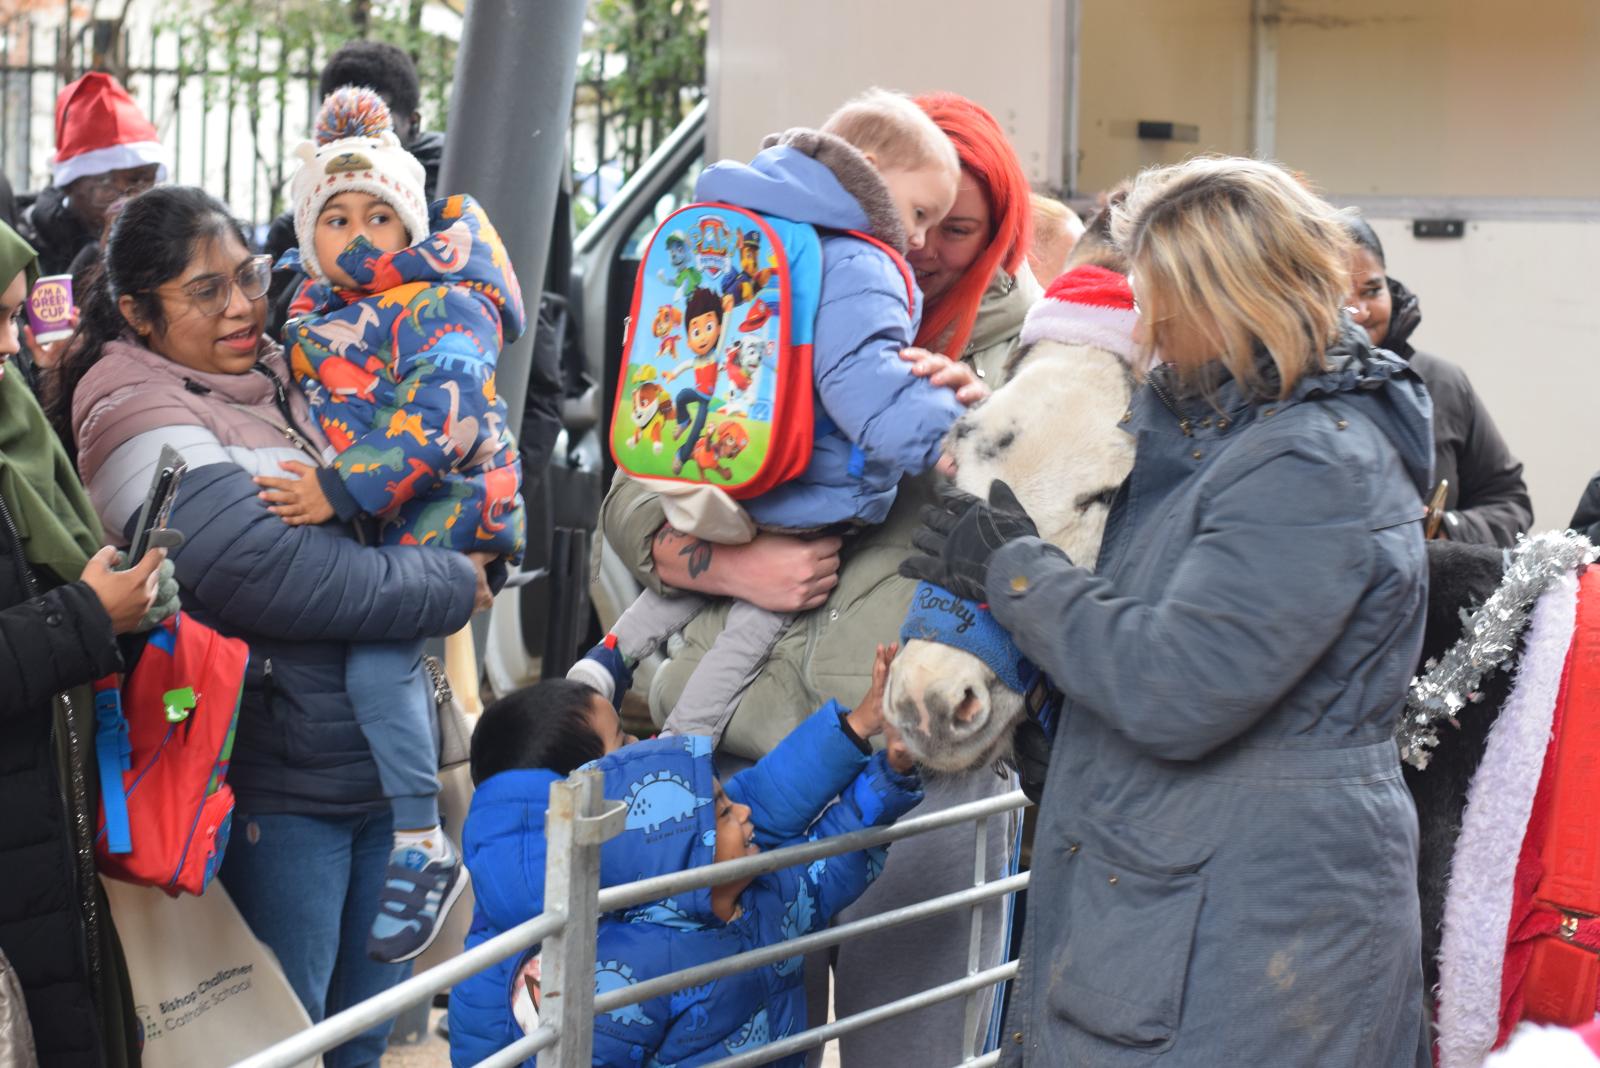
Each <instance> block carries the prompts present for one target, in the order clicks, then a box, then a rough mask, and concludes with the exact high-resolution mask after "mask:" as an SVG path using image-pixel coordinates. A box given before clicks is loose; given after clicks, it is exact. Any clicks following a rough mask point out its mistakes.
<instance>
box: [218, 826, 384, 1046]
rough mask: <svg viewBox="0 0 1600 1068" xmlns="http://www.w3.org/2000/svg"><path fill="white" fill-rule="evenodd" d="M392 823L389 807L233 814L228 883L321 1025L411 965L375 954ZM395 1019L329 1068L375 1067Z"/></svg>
mask: <svg viewBox="0 0 1600 1068" xmlns="http://www.w3.org/2000/svg"><path fill="white" fill-rule="evenodd" d="M393 837H394V828H393V826H392V825H391V823H390V819H389V814H388V813H387V812H376V813H363V814H355V815H350V816H300V815H293V814H289V813H270V814H265V815H257V816H252V815H247V814H244V813H242V812H239V811H235V813H234V817H233V834H232V837H231V838H230V839H229V841H228V851H227V853H226V854H224V856H223V860H222V872H221V878H222V884H223V885H224V886H226V887H227V888H228V894H229V896H231V897H232V898H233V902H234V904H235V905H237V906H238V907H239V911H240V912H241V913H243V914H244V919H245V922H246V923H248V924H249V925H250V930H251V931H252V932H254V933H255V936H256V937H257V938H259V939H261V941H262V942H265V943H266V945H267V947H268V948H269V949H271V950H272V952H273V953H275V954H276V955H277V957H278V963H279V964H281V965H282V966H283V973H284V975H285V976H286V977H287V978H288V980H289V985H290V986H291V987H293V988H294V992H295V994H296V995H297V996H298V997H299V998H300V1001H301V1003H302V1004H303V1005H305V1007H306V1012H307V1013H309V1014H310V1015H311V1019H312V1021H313V1022H316V1021H319V1020H321V1019H322V1018H323V1017H324V1016H331V1015H333V1014H334V1013H336V1012H339V1011H341V1010H343V1009H347V1008H349V1007H350V1006H352V1005H354V1004H356V1003H357V1002H359V1001H363V1000H365V999H367V998H369V997H372V996H373V995H374V994H377V993H380V992H382V991H384V990H387V989H389V988H390V987H391V986H393V985H394V984H396V983H398V982H400V981H401V980H403V979H405V978H406V977H407V976H408V975H410V974H411V965H410V964H409V963H407V964H379V963H378V962H376V961H374V960H372V959H371V958H369V957H368V956H367V932H368V931H369V930H370V929H371V927H372V920H373V917H374V916H376V915H377V912H378V892H379V891H380V890H382V889H383V875H384V869H385V868H386V867H387V865H388V863H389V850H390V848H391V847H392V844H393V842H392V839H393ZM393 1026H394V1024H393V1022H392V1021H391V1022H386V1023H383V1024H380V1025H378V1026H377V1027H374V1028H373V1029H372V1030H370V1031H367V1032H366V1033H364V1034H362V1035H359V1036H357V1037H356V1038H353V1039H351V1040H350V1041H349V1042H346V1043H345V1044H344V1045H342V1046H340V1047H339V1048H338V1049H335V1050H333V1051H332V1052H330V1053H328V1054H327V1055H326V1056H325V1057H324V1058H323V1064H324V1065H325V1066H326V1068H375V1066H376V1065H377V1064H378V1062H379V1060H380V1059H381V1058H382V1056H383V1050H384V1047H385V1046H387V1045H388V1041H389V1031H390V1029H391V1028H393Z"/></svg>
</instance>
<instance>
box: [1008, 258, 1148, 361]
mask: <svg viewBox="0 0 1600 1068" xmlns="http://www.w3.org/2000/svg"><path fill="white" fill-rule="evenodd" d="M1138 319H1139V316H1138V313H1137V312H1135V311H1134V310H1133V290H1132V289H1130V288H1129V287H1128V279H1127V278H1126V277H1125V276H1123V275H1120V274H1118V273H1117V272H1116V271H1108V270H1106V269H1105V268H1104V267H1096V266H1095V265H1093V264H1089V263H1086V264H1083V265H1082V266H1080V267H1074V268H1073V269H1072V270H1070V271H1068V272H1067V273H1066V274H1063V275H1061V276H1060V277H1059V278H1057V279H1056V280H1055V281H1054V282H1051V283H1050V288H1049V289H1047V290H1045V291H1044V299H1043V300H1041V301H1039V302H1038V303H1037V304H1035V305H1034V306H1033V307H1032V308H1030V309H1029V310H1028V317H1027V318H1026V319H1024V320H1023V322H1022V344H1024V345H1032V344H1033V343H1034V342H1036V341H1059V342H1061V343H1062V344H1063V345H1089V346H1092V347H1094V348H1097V349H1105V350H1106V351H1108V352H1113V353H1115V354H1116V355H1118V356H1120V357H1122V359H1123V360H1124V361H1126V362H1127V363H1129V364H1130V365H1131V364H1132V363H1133V362H1134V360H1135V358H1136V357H1137V355H1138V346H1137V345H1135V344H1134V343H1133V324H1134V323H1136V322H1138Z"/></svg>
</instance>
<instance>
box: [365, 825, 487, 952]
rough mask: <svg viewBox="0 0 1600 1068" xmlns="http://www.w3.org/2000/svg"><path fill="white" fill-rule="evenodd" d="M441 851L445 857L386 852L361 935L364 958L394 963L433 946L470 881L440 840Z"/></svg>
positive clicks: (405, 849) (452, 851)
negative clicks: (373, 908) (374, 908)
mask: <svg viewBox="0 0 1600 1068" xmlns="http://www.w3.org/2000/svg"><path fill="white" fill-rule="evenodd" d="M445 847H446V848H447V849H448V850H449V854H448V855H447V856H445V857H443V858H440V859H435V858H433V857H430V856H429V855H428V854H427V853H425V852H423V851H422V850H420V849H416V848H413V847H401V848H399V849H396V850H395V851H394V852H393V853H390V854H389V868H388V870H387V871H386V872H385V873H384V883H383V891H382V893H380V894H379V895H378V915H377V916H376V917H374V918H373V921H372V930H371V931H370V932H369V933H368V935H367V956H369V957H371V958H372V959H373V960H376V961H382V962H383V963H385V964H399V963H401V962H403V961H408V960H411V959H412V958H413V957H417V956H420V955H421V954H422V952H423V951H424V950H426V949H427V948H428V947H429V946H430V945H432V944H433V940H434V938H436V937H437V936H438V934H439V929H440V928H441V927H442V926H443V924H444V918H445V917H446V916H447V915H449V913H450V909H451V907H452V906H454V905H455V903H456V901H457V900H459V899H460V897H461V892H462V891H463V890H465V889H466V888H467V884H468V882H470V878H471V877H470V876H468V874H467V869H466V868H465V867H464V866H463V865H462V863H461V854H460V853H458V852H457V851H456V847H455V843H453V842H451V841H450V840H449V839H448V838H446V839H445Z"/></svg>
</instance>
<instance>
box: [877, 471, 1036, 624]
mask: <svg viewBox="0 0 1600 1068" xmlns="http://www.w3.org/2000/svg"><path fill="white" fill-rule="evenodd" d="M1038 533H1039V528H1038V527H1036V526H1035V525H1034V522H1033V520H1032V519H1030V518H1028V513H1027V511H1026V510H1025V509H1024V508H1023V507H1022V502H1021V501H1019V500H1017V495H1016V494H1015V493H1013V492H1012V490H1011V487H1010V486H1008V485H1006V484H1005V483H1004V482H1001V481H999V480H998V479H997V480H995V481H994V482H992V483H990V485H989V499H988V501H982V500H980V499H978V498H977V497H974V496H972V495H971V494H968V493H949V494H946V495H945V496H944V497H943V499H941V501H940V502H939V503H938V504H936V505H929V506H928V507H927V508H924V509H923V510H922V528H921V529H920V530H918V531H917V533H916V535H915V536H914V537H913V538H912V544H914V545H915V546H916V547H917V548H918V549H919V550H921V554H920V555H916V556H911V557H909V558H907V560H906V561H905V563H903V564H901V565H900V573H901V574H902V575H904V576H906V577H907V578H913V579H917V580H918V581H921V582H930V583H932V584H933V585H935V586H941V587H943V588H944V589H947V590H949V591H950V592H951V593H954V594H955V595H956V596H958V597H963V598H965V599H967V600H969V601H978V602H980V603H981V602H983V601H986V600H988V595H987V594H986V593H985V592H984V584H985V582H986V581H987V579H988V575H989V561H990V560H991V559H992V558H993V557H994V554H995V552H996V551H997V550H998V549H999V548H1000V547H1001V546H1002V545H1005V544H1006V543H1008V542H1011V541H1015V540H1016V539H1017V538H1028V537H1036V536H1038Z"/></svg>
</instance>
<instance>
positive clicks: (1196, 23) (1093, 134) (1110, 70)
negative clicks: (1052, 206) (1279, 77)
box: [1075, 0, 1250, 195]
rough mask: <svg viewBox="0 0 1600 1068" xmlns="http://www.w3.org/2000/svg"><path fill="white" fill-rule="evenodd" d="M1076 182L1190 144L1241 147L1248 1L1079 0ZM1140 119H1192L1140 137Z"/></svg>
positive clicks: (1172, 158) (1191, 147)
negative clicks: (1194, 134) (1168, 133)
mask: <svg viewBox="0 0 1600 1068" xmlns="http://www.w3.org/2000/svg"><path fill="white" fill-rule="evenodd" d="M1080 11H1081V15H1080V20H1081V27H1082V46H1081V49H1080V53H1079V55H1080V59H1079V64H1080V67H1079V74H1078V86H1079V94H1080V99H1081V100H1082V107H1081V109H1080V112H1079V119H1078V124H1079V127H1078V129H1079V132H1078V146H1079V150H1080V156H1079V160H1080V165H1079V169H1078V181H1077V183H1076V187H1075V188H1076V190H1077V191H1078V192H1080V193H1083V194H1086V195H1093V194H1094V193H1096V192H1098V191H1100V190H1103V189H1106V188H1109V187H1110V186H1113V185H1115V184H1116V183H1118V182H1120V181H1121V180H1122V179H1124V178H1126V177H1129V176H1130V175H1133V174H1135V173H1137V172H1138V171H1139V170H1141V169H1142V168H1144V167H1150V166H1156V165H1159V164H1163V163H1177V162H1178V161H1179V160H1182V159H1185V158H1187V157H1188V156H1190V155H1193V154H1194V153H1195V152H1199V151H1215V152H1233V153H1247V152H1249V151H1250V0H1080ZM1140 119H1152V120H1156V121H1171V122H1183V123H1190V124H1192V125H1196V126H1199V127H1200V141H1199V143H1197V144H1186V143H1182V142H1164V141H1140V140H1139V139H1138V137H1137V136H1136V131H1137V124H1138V122H1139V120H1140Z"/></svg>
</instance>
